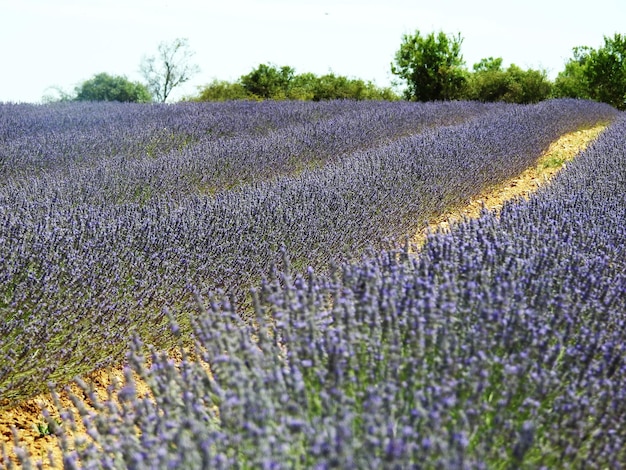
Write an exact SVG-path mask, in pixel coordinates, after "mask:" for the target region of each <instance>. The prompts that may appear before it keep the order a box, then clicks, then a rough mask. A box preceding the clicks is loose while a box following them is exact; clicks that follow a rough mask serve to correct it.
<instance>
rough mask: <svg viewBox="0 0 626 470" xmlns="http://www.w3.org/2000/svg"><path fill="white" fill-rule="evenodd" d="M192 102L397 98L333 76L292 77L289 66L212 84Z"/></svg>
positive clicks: (265, 66)
mask: <svg viewBox="0 0 626 470" xmlns="http://www.w3.org/2000/svg"><path fill="white" fill-rule="evenodd" d="M192 99H193V100H194V101H225V100H237V99H250V100H302V101H322V100H333V99H352V100H387V101H395V100H398V99H399V97H398V96H397V95H396V94H395V93H394V92H393V91H392V90H391V89H390V88H379V87H377V86H376V85H374V84H373V83H372V82H365V81H363V80H360V79H352V78H348V77H344V76H341V75H335V74H334V73H328V74H326V75H322V76H321V77H318V76H317V75H315V74H313V73H302V74H296V71H295V69H294V68H292V67H289V66H282V67H278V66H276V65H272V64H261V65H259V66H258V67H257V68H255V69H253V70H252V71H251V72H250V73H249V74H247V75H244V76H242V77H240V79H239V80H238V81H237V82H235V83H229V82H226V81H217V80H214V81H213V82H212V83H210V84H209V85H207V86H206V87H204V88H203V89H201V90H200V94H199V95H198V96H197V97H195V98H192Z"/></svg>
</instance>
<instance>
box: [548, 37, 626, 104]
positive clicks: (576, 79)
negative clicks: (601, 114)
mask: <svg viewBox="0 0 626 470" xmlns="http://www.w3.org/2000/svg"><path fill="white" fill-rule="evenodd" d="M573 51H574V57H573V58H572V59H570V60H569V61H568V62H567V64H566V66H565V70H564V71H563V72H561V73H559V75H558V76H557V79H556V81H555V93H554V94H555V96H556V97H573V98H591V99H594V100H597V101H602V102H605V103H608V104H610V105H612V106H615V107H616V108H617V109H620V110H624V109H626V36H624V35H621V34H615V35H614V36H613V37H612V38H610V37H607V36H605V37H604V46H603V47H601V48H599V49H597V50H596V49H593V48H591V47H576V48H574V49H573Z"/></svg>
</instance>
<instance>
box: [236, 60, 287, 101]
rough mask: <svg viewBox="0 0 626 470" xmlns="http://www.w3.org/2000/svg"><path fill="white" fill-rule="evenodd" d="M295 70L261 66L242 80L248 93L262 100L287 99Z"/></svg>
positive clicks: (268, 65) (266, 65) (269, 65)
mask: <svg viewBox="0 0 626 470" xmlns="http://www.w3.org/2000/svg"><path fill="white" fill-rule="evenodd" d="M294 76H295V70H294V69H293V68H292V67H289V66H283V67H277V66H276V65H272V64H260V65H259V66H258V67H257V68H256V69H254V70H252V72H250V73H249V74H247V75H244V76H242V77H241V78H240V82H241V84H242V85H243V87H244V88H245V89H246V91H247V92H248V93H249V94H250V95H251V96H254V97H256V98H260V99H279V100H280V99H287V97H288V94H289V87H290V85H291V82H292V80H293V79H294Z"/></svg>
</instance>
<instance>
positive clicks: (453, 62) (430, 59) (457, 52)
mask: <svg viewBox="0 0 626 470" xmlns="http://www.w3.org/2000/svg"><path fill="white" fill-rule="evenodd" d="M462 42H463V39H462V38H461V35H460V34H457V35H456V36H453V35H450V36H448V35H446V34H445V33H443V32H439V33H438V34H437V35H435V33H430V34H428V35H427V36H425V37H424V36H422V35H421V34H420V32H419V31H416V32H415V34H414V35H412V36H411V35H406V34H405V35H404V36H403V39H402V44H401V46H400V49H399V50H398V51H397V52H396V55H395V63H392V65H391V72H392V73H393V74H394V75H397V76H399V77H400V78H401V79H403V80H404V81H405V82H406V84H407V87H408V88H407V89H406V91H405V93H404V94H405V98H407V99H409V100H412V101H433V100H453V99H457V98H459V97H460V96H461V95H462V92H463V88H464V86H465V82H466V80H467V71H466V70H465V69H464V62H463V56H462V55H461V43H462Z"/></svg>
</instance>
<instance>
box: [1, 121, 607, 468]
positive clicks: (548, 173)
mask: <svg viewBox="0 0 626 470" xmlns="http://www.w3.org/2000/svg"><path fill="white" fill-rule="evenodd" d="M604 127H605V126H604V125H600V126H596V127H593V128H591V129H584V130H579V131H576V132H572V133H570V134H566V135H564V136H562V137H561V138H560V139H558V140H556V141H555V142H553V143H552V145H551V146H550V148H549V149H548V150H547V151H546V152H545V153H544V155H542V157H541V158H540V159H539V160H538V163H537V165H536V166H535V167H534V168H529V169H528V170H526V171H524V172H523V173H522V174H520V175H519V176H518V177H516V178H513V179H511V180H509V181H507V182H506V183H504V184H502V185H499V186H497V187H493V188H490V189H488V190H487V191H485V192H484V193H482V194H480V195H479V196H477V197H475V198H473V199H472V200H470V202H469V203H468V204H466V205H464V206H462V207H458V208H455V209H454V210H450V211H448V212H446V213H445V214H442V215H440V216H439V217H437V218H436V219H434V220H432V221H430V223H429V226H428V227H427V228H426V229H425V230H422V231H420V232H418V233H416V234H415V236H414V237H413V240H412V241H413V243H414V244H415V245H414V247H415V248H414V249H419V247H420V246H421V245H423V243H424V241H425V239H426V234H427V233H428V232H434V231H437V230H446V229H448V228H449V227H450V224H453V223H454V222H455V221H460V220H462V219H464V218H471V217H477V216H478V215H479V214H480V211H481V210H482V209H483V208H486V209H490V210H496V211H497V210H499V209H500V208H501V207H502V205H503V204H504V202H505V201H507V200H510V199H512V198H516V197H528V195H530V194H531V193H533V192H534V191H536V190H537V189H538V188H539V187H540V186H541V185H544V184H546V183H547V182H548V181H549V180H550V179H551V178H552V177H553V176H554V175H555V174H556V173H557V172H558V171H559V170H560V169H561V168H563V166H564V165H566V164H567V162H568V161H569V160H571V159H572V158H573V157H574V156H575V155H576V154H577V153H578V152H580V151H581V150H582V149H584V148H585V147H586V146H587V145H588V144H589V142H591V141H592V140H594V139H595V138H596V137H597V136H598V135H599V133H600V132H601V131H602V130H603V129H604ZM123 377H124V372H123V367H122V366H120V367H117V368H110V369H107V370H100V371H96V372H94V373H92V374H90V375H89V376H88V377H87V378H86V381H87V382H89V383H91V384H92V385H93V387H94V389H95V390H96V391H97V393H98V396H99V397H100V398H101V399H104V398H105V397H106V395H107V389H109V388H111V387H115V386H116V385H115V384H116V383H117V384H120V383H123V381H124V378H123ZM135 380H136V381H137V391H138V395H139V396H142V395H145V394H148V395H149V388H148V387H147V385H146V384H143V383H141V381H139V380H138V378H137V377H135ZM71 390H72V392H73V393H74V394H77V395H78V396H81V395H82V392H81V391H80V389H79V388H78V387H77V386H75V385H74V386H72V387H71ZM59 395H60V399H61V403H62V404H63V406H64V407H68V408H70V409H73V411H74V413H76V414H77V411H76V409H75V408H73V406H72V404H71V401H70V399H69V395H68V393H67V392H65V391H60V393H59ZM42 408H47V409H48V410H50V411H51V414H52V416H53V417H56V418H58V416H59V415H58V412H55V411H54V410H55V407H54V405H53V400H52V397H51V395H50V394H43V395H40V396H38V397H35V398H33V399H30V400H26V401H24V402H23V403H21V404H20V405H18V406H16V407H14V408H11V409H8V410H0V447H1V446H2V445H4V446H5V449H6V451H7V453H8V454H9V455H10V456H11V458H12V460H13V461H14V462H16V460H15V454H14V452H13V430H15V433H16V434H17V435H18V436H19V439H20V441H21V442H22V445H25V447H26V448H27V449H28V451H29V452H30V454H31V455H32V456H33V457H34V458H35V459H40V460H42V461H43V467H42V468H46V469H47V468H62V463H61V458H60V457H61V454H60V451H59V449H58V447H57V445H56V437H55V436H54V435H52V434H49V433H48V432H47V429H46V427H45V419H44V416H43V414H42ZM77 432H79V433H81V432H85V431H84V428H81V427H80V426H79V427H78V430H77ZM0 455H1V454H0ZM48 455H51V457H52V458H53V460H54V462H55V463H56V465H58V467H52V466H50V465H49V464H48V460H49V457H48ZM1 460H2V459H1V457H0V467H2V465H3V464H2V461H1Z"/></svg>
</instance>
